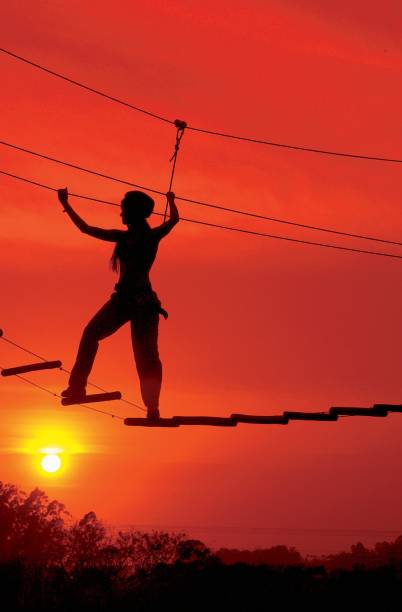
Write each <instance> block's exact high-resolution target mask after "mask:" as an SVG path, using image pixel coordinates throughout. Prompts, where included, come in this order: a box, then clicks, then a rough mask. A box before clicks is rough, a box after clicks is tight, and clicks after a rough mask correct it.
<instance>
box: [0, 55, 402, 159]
mask: <svg viewBox="0 0 402 612" xmlns="http://www.w3.org/2000/svg"><path fill="white" fill-rule="evenodd" d="M0 52H2V53H5V54H6V55H8V56H10V57H13V58H14V59H17V60H19V61H21V62H24V63H25V64H29V65H30V66H33V67H34V68H37V69H39V70H42V71H43V72H46V73H48V74H51V75H52V76H55V77H58V78H59V79H63V80H64V81H67V82H68V83H71V84H72V85H76V86H77V87H81V88H82V89H85V90H87V91H90V92H92V93H94V94H96V95H98V96H102V97H103V98H106V99H108V100H111V101H112V102H116V103H117V104H121V105H123V106H125V107H127V108H130V109H131V110H135V111H138V112H140V113H144V114H145V115H149V116H150V117H153V118H155V119H159V120H160V121H164V122H166V123H174V121H171V120H170V119H167V118H166V117H163V116H162V115H156V114H155V113H152V112H150V111H147V110H145V109H143V108H140V107H138V106H134V105H133V104H130V103H128V102H125V101H123V100H120V99H119V98H116V97H114V96H110V95H109V94H106V93H104V92H102V91H99V90H98V89H94V88H93V87H90V86H88V85H85V84H84V83H80V82H79V81H76V80H74V79H71V78H69V77H67V76H65V75H63V74H61V73H59V72H55V71H54V70H50V69H49V68H46V67H45V66H42V65H40V64H37V63H36V62H33V61H32V60H29V59H27V58H25V57H22V56H21V55H17V54H16V53H13V52H12V51H8V50H7V49H3V48H0ZM187 127H188V129H189V130H192V131H193V132H200V133H203V134H209V135H213V136H220V137H223V138H231V139H233V140H239V141H246V142H251V143H254V144H261V145H266V146H270V147H280V148H284V149H290V150H294V151H305V152H309V153H317V154H320V155H332V156H337V157H348V158H353V159H363V160H370V161H380V162H388V163H397V164H401V163H402V159H395V158H389V157H380V156H376V155H361V154H358V153H347V152H342V151H330V150H326V149H317V148H313V147H306V146H298V145H290V144H285V143H279V142H272V141H270V140H264V139H257V138H249V137H247V136H239V135H236V134H227V133H225V132H220V131H214V130H206V129H203V128H197V127H192V126H187Z"/></svg>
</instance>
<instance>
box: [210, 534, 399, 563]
mask: <svg viewBox="0 0 402 612" xmlns="http://www.w3.org/2000/svg"><path fill="white" fill-rule="evenodd" d="M215 554H216V556H217V557H218V558H219V559H220V560H221V561H223V563H226V564H234V563H248V564H251V565H260V564H267V565H281V566H285V565H303V566H304V567H316V566H317V565H322V566H323V567H325V569H326V570H333V569H345V570H351V569H353V568H354V567H356V566H364V567H366V568H377V567H382V566H384V565H395V564H398V563H399V562H401V563H402V536H399V537H398V538H396V540H395V541H394V542H378V543H377V544H375V546H374V547H373V548H366V547H365V546H364V545H363V544H362V543H361V542H358V543H357V544H352V546H351V547H350V551H345V552H340V553H335V554H331V555H322V556H317V557H310V556H309V557H307V558H306V557H302V555H301V554H300V553H299V552H298V551H297V550H296V549H295V548H293V547H287V546H283V545H281V546H272V547H271V548H265V549H257V550H238V549H233V548H221V549H219V550H218V551H216V553H215Z"/></svg>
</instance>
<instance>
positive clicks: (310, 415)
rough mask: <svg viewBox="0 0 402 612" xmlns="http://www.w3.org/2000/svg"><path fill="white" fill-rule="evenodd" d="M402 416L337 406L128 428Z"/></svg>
mask: <svg viewBox="0 0 402 612" xmlns="http://www.w3.org/2000/svg"><path fill="white" fill-rule="evenodd" d="M393 412H402V404H374V405H373V406H372V407H371V408H364V407H361V408H360V407H359V408H357V407H356V408H355V407H351V406H346V407H342V406H333V407H331V408H330V409H329V412H289V411H286V412H284V413H283V414H280V415H255V414H239V413H234V414H231V415H230V417H216V416H173V417H170V418H160V419H157V420H149V419H143V418H127V419H124V424H125V425H127V426H128V427H180V426H181V425H197V426H198V425H210V426H213V427H236V425H237V424H238V423H248V424H250V425H288V424H289V421H337V420H338V417H345V416H348V417H386V416H388V413H393Z"/></svg>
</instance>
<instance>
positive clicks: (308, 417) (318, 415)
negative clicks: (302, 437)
mask: <svg viewBox="0 0 402 612" xmlns="http://www.w3.org/2000/svg"><path fill="white" fill-rule="evenodd" d="M283 414H284V416H285V417H287V418H288V419H289V420H292V421H336V420H337V419H338V415H337V414H335V413H332V414H330V413H328V412H288V411H286V412H284V413H283Z"/></svg>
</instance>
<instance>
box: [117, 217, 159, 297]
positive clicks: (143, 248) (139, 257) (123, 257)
mask: <svg viewBox="0 0 402 612" xmlns="http://www.w3.org/2000/svg"><path fill="white" fill-rule="evenodd" d="M157 251H158V240H155V239H154V236H153V234H152V229H151V228H150V227H149V226H145V227H141V228H135V229H129V230H128V231H127V232H126V233H125V235H124V237H123V238H122V240H121V241H120V242H119V244H118V258H119V266H120V278H119V286H120V287H121V288H122V289H124V290H134V289H136V288H138V287H143V286H144V285H149V286H150V285H151V283H150V279H149V272H150V270H151V267H152V264H153V263H154V261H155V257H156V254H157Z"/></svg>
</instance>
